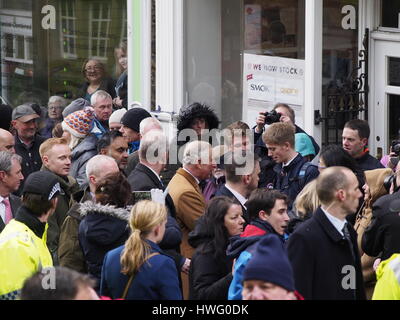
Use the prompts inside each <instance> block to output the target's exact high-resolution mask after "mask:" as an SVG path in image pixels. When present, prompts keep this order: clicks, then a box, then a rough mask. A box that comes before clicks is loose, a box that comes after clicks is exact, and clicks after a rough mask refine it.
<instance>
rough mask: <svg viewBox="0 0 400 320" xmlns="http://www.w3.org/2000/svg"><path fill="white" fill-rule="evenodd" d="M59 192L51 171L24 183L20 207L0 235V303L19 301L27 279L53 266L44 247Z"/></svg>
mask: <svg viewBox="0 0 400 320" xmlns="http://www.w3.org/2000/svg"><path fill="white" fill-rule="evenodd" d="M60 191H61V188H60V183H59V182H58V180H57V178H56V177H55V176H54V174H53V173H51V172H47V171H39V172H34V173H32V174H31V175H30V176H29V177H28V179H27V180H26V182H25V185H24V188H23V193H22V206H21V207H20V208H19V209H18V212H17V215H16V217H15V219H13V220H11V221H10V222H9V223H8V224H7V225H6V227H5V228H4V230H3V232H2V233H1V234H0V265H1V268H0V300H15V299H18V297H19V294H20V291H21V288H22V286H23V284H24V281H25V280H26V279H27V278H28V277H30V276H31V275H32V274H33V273H35V272H38V271H40V270H41V269H45V268H49V267H52V266H53V261H52V258H51V254H50V252H49V249H48V248H47V245H46V239H47V228H48V225H47V221H48V219H49V217H50V216H51V215H52V214H53V213H54V210H55V208H56V207H57V202H58V200H57V196H58V194H59V193H60Z"/></svg>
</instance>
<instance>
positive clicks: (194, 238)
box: [188, 216, 213, 248]
mask: <svg viewBox="0 0 400 320" xmlns="http://www.w3.org/2000/svg"><path fill="white" fill-rule="evenodd" d="M212 238H213V230H210V228H209V227H208V226H207V223H206V221H205V218H204V216H201V217H200V218H199V219H198V220H197V222H196V226H195V227H194V229H193V231H191V232H190V233H189V239H188V242H189V244H190V245H191V246H192V247H193V248H197V247H198V246H199V245H201V244H202V243H204V242H207V241H209V240H211V239H212Z"/></svg>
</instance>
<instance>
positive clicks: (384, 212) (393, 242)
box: [361, 192, 400, 260]
mask: <svg viewBox="0 0 400 320" xmlns="http://www.w3.org/2000/svg"><path fill="white" fill-rule="evenodd" d="M396 199H400V192H396V193H394V194H391V195H385V196H383V197H381V198H379V199H378V200H376V201H375V203H374V204H373V206H372V219H371V223H370V225H369V226H368V228H367V229H366V230H365V231H364V234H363V238H362V244H361V247H362V249H363V251H364V252H365V253H366V254H367V255H369V256H371V257H377V256H379V255H380V254H381V258H382V260H386V259H389V258H390V257H391V256H392V255H393V254H394V253H399V252H400V216H399V214H398V213H394V212H391V211H390V209H389V207H390V203H391V202H392V201H393V200H396Z"/></svg>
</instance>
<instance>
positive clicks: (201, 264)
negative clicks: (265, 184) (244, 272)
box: [189, 197, 244, 300]
mask: <svg viewBox="0 0 400 320" xmlns="http://www.w3.org/2000/svg"><path fill="white" fill-rule="evenodd" d="M243 226H244V219H243V217H242V208H241V206H240V204H238V203H236V202H234V201H233V200H232V199H229V198H227V197H215V198H213V199H212V200H211V201H210V202H209V204H208V206H207V208H206V212H205V214H204V216H202V217H201V218H200V219H199V220H198V222H197V224H196V227H195V229H194V230H193V231H192V232H191V233H190V234H189V243H190V245H191V246H192V247H194V248H196V251H195V253H194V255H193V257H192V262H191V264H190V271H189V297H190V300H227V298H228V289H229V285H230V283H231V281H232V265H233V261H232V260H231V259H229V258H228V257H227V256H226V253H225V252H226V249H227V247H228V243H229V238H230V237H233V236H237V235H239V234H241V233H242V232H243Z"/></svg>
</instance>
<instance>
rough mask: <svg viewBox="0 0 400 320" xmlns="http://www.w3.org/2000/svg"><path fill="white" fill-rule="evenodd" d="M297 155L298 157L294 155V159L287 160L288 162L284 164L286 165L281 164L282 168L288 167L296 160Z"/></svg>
mask: <svg viewBox="0 0 400 320" xmlns="http://www.w3.org/2000/svg"><path fill="white" fill-rule="evenodd" d="M298 155H299V154H298V153H296V155H295V156H294V158H292V159H290V160H289V161H288V162H286V163H283V164H282V168H284V167H287V166H289V165H290V164H291V163H292V162H293V160H294V159H296V158H297V156H298Z"/></svg>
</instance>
